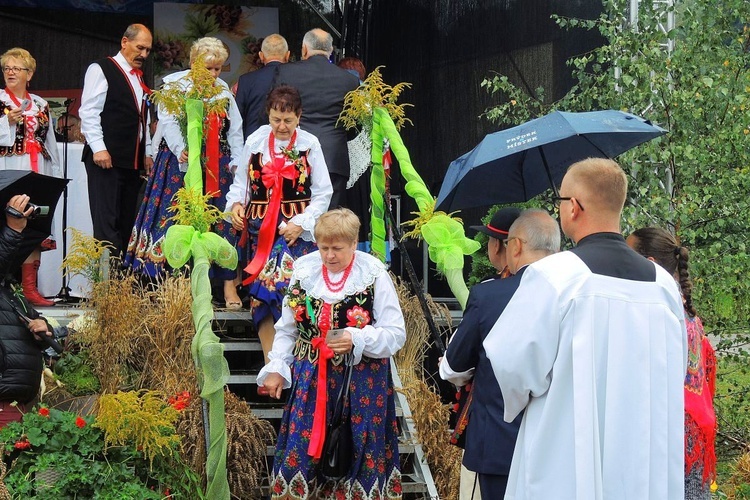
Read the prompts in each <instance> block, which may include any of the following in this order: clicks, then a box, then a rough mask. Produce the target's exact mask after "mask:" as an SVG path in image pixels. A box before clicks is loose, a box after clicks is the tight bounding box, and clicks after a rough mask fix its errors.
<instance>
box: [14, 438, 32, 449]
mask: <svg viewBox="0 0 750 500" xmlns="http://www.w3.org/2000/svg"><path fill="white" fill-rule="evenodd" d="M13 447H14V448H15V449H17V450H28V449H29V448H31V443H29V441H28V440H27V439H25V438H24V439H22V440H21V441H16V444H14V445H13Z"/></svg>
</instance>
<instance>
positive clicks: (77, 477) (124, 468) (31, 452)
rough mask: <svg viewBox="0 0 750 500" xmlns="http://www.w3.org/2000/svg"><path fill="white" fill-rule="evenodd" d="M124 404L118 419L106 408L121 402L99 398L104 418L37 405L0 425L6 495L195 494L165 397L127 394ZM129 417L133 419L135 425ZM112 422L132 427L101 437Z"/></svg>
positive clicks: (197, 487)
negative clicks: (126, 408) (159, 400)
mask: <svg viewBox="0 0 750 500" xmlns="http://www.w3.org/2000/svg"><path fill="white" fill-rule="evenodd" d="M124 394H127V393H124ZM137 394H140V395H142V394H144V393H137ZM113 396H117V395H108V396H105V397H104V398H106V397H113ZM144 400H145V401H146V403H147V404H146V405H143V404H142V403H143V401H144ZM127 403H133V404H134V405H136V406H138V408H132V407H131V408H130V411H129V413H125V414H121V415H120V418H119V421H120V423H118V419H116V418H114V417H113V411H116V410H115V408H120V409H123V408H124V407H123V405H121V404H113V403H111V402H109V403H108V402H106V400H105V401H104V405H105V406H106V405H109V410H105V411H106V412H109V413H107V414H108V415H109V416H107V417H105V418H104V421H103V422H99V421H98V420H97V419H98V417H95V416H93V415H86V416H81V415H77V414H76V413H73V412H68V411H61V410H57V409H55V408H47V407H45V406H40V407H38V408H36V409H34V410H33V411H30V412H28V413H26V414H25V415H24V416H23V419H22V421H21V422H14V423H11V424H8V425H7V426H6V427H4V428H2V429H0V443H4V451H5V453H6V457H7V459H9V461H10V462H11V467H10V469H9V471H8V474H7V476H6V477H5V484H6V486H7V487H8V489H9V491H10V493H11V494H12V495H13V497H14V498H42V497H44V498H60V499H63V498H96V499H121V498H143V499H151V498H164V497H169V498H189V499H193V498H202V497H203V493H202V491H201V488H200V485H199V480H198V479H197V477H196V475H195V474H194V473H193V472H192V471H191V470H190V469H189V468H188V467H187V466H186V465H185V464H184V462H183V461H182V460H181V459H180V455H179V445H180V443H179V438H176V434H175V433H174V425H173V424H174V421H175V420H176V413H177V410H175V409H174V408H173V407H172V406H170V405H169V404H168V403H167V402H162V403H161V404H157V401H156V397H155V396H154V395H153V394H151V395H149V396H148V397H146V398H139V397H135V398H133V397H130V396H129V399H127ZM100 404H101V402H100ZM125 406H127V404H126V405H125ZM136 421H137V422H140V424H139V425H137V426H134V422H136ZM170 421H171V423H170ZM154 426H158V429H159V431H158V434H159V435H158V436H157V434H156V433H155V430H154V429H155V428H156V427H154ZM118 427H119V428H131V431H130V432H129V433H127V432H125V433H124V432H119V433H118V434H117V435H116V436H114V437H113V438H112V439H107V435H108V433H109V432H111V431H114V430H115V429H116V428H118ZM133 430H134V431H133ZM173 436H174V437H173ZM144 443H145V446H144ZM154 444H156V446H154ZM7 461H8V460H6V462H7Z"/></svg>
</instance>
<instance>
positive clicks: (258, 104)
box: [236, 61, 281, 139]
mask: <svg viewBox="0 0 750 500" xmlns="http://www.w3.org/2000/svg"><path fill="white" fill-rule="evenodd" d="M279 66H281V63H280V62H279V61H272V62H270V63H268V64H266V65H265V66H263V67H262V68H258V69H256V70H255V71H251V72H249V73H245V74H244V75H242V76H240V80H239V82H238V83H237V96H236V97H237V99H236V100H237V107H238V108H239V109H240V115H242V131H243V133H244V135H245V139H247V136H249V135H250V134H252V133H253V132H255V131H256V130H258V128H260V126H261V125H268V115H267V114H266V97H267V96H268V92H269V91H270V90H271V88H272V87H273V80H274V77H275V76H276V74H277V72H278V68H279Z"/></svg>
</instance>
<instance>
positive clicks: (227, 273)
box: [203, 149, 239, 281]
mask: <svg viewBox="0 0 750 500" xmlns="http://www.w3.org/2000/svg"><path fill="white" fill-rule="evenodd" d="M230 160H231V157H230V156H229V152H228V151H227V152H224V150H223V149H222V154H221V156H219V190H220V191H221V194H220V195H218V196H216V197H214V198H211V199H210V200H209V201H208V202H209V203H210V204H211V205H213V206H215V207H216V208H218V209H219V211H220V212H222V213H224V210H225V208H226V205H227V193H228V192H229V188H230V187H232V183H233V182H234V174H233V173H232V171H231V169H230V165H229V162H230ZM203 178H204V180H203V185H204V186H205V185H206V184H205V182H206V181H205V172H204V175H203ZM211 232H213V233H216V234H218V235H219V236H222V237H223V238H224V239H225V240H227V241H228V242H229V243H230V244H231V245H232V246H236V245H237V242H238V241H239V234H238V232H237V230H236V229H234V228H233V227H232V223H231V222H230V221H228V220H226V219H223V218H222V219H219V220H218V221H217V222H216V223H215V224H214V225H213V226H212V227H211ZM210 276H211V278H214V279H217V280H225V281H226V280H232V279H234V278H235V277H236V276H237V270H236V269H224V268H223V267H221V266H219V265H217V264H211V271H210Z"/></svg>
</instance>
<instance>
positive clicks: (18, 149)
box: [0, 101, 50, 160]
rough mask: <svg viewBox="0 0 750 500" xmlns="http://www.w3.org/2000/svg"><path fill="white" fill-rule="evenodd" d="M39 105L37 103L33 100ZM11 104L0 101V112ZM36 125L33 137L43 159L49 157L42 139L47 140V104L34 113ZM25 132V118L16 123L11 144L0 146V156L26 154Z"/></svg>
mask: <svg viewBox="0 0 750 500" xmlns="http://www.w3.org/2000/svg"><path fill="white" fill-rule="evenodd" d="M34 102H35V103H36V105H37V107H39V103H38V102H37V101H34ZM10 109H11V106H9V105H8V104H5V103H4V102H0V113H5V111H6V110H10ZM36 122H37V127H36V130H34V138H35V139H36V142H37V143H39V146H40V147H41V149H42V150H41V154H42V156H43V157H44V159H45V160H49V159H50V155H49V151H47V146H46V145H45V144H44V141H46V140H47V132H48V130H49V106H45V107H44V109H41V110H40V111H39V113H37V115H36ZM25 134H26V120H23V121H21V122H20V123H19V124H18V125H16V138H15V141H14V142H13V145H12V146H0V156H23V155H25V154H26V141H24V137H25Z"/></svg>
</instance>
